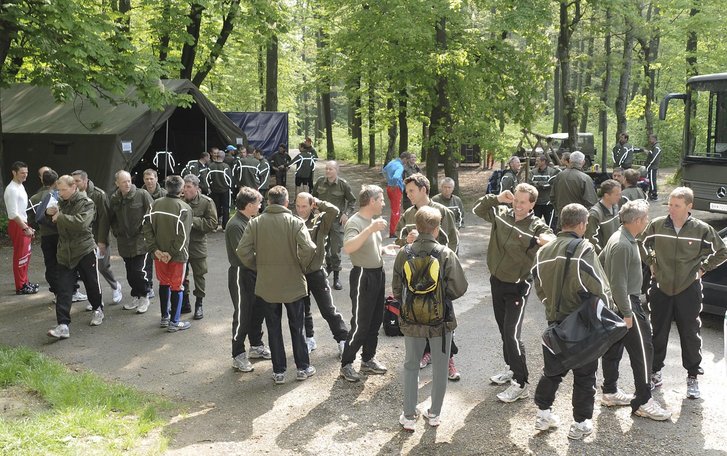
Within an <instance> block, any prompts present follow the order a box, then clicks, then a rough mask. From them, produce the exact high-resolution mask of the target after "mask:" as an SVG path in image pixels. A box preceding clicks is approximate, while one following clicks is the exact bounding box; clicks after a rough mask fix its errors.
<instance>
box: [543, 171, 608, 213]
mask: <svg viewBox="0 0 727 456" xmlns="http://www.w3.org/2000/svg"><path fill="white" fill-rule="evenodd" d="M550 183H551V186H552V188H551V190H550V202H551V203H553V206H554V207H555V210H556V211H557V214H560V211H561V210H562V209H563V208H564V207H565V206H567V205H568V204H571V203H580V204H582V205H583V206H584V207H585V208H586V209H590V208H591V207H593V205H594V204H596V203H597V202H598V196H597V195H596V187H595V186H594V185H593V179H591V178H590V176H588V174H586V173H584V172H583V171H581V170H580V169H575V168H568V169H565V170H563V171H561V172H560V173H558V174H556V175H555V177H554V178H553V180H552V181H550ZM558 223H559V224H560V222H558Z"/></svg>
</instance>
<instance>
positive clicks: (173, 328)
mask: <svg viewBox="0 0 727 456" xmlns="http://www.w3.org/2000/svg"><path fill="white" fill-rule="evenodd" d="M190 326H192V323H190V322H188V321H177V322H174V321H170V322H169V327H168V328H167V332H170V333H173V332H177V331H184V330H185V329H189V328H190Z"/></svg>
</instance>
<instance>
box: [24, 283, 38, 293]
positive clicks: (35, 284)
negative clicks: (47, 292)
mask: <svg viewBox="0 0 727 456" xmlns="http://www.w3.org/2000/svg"><path fill="white" fill-rule="evenodd" d="M27 285H28V286H29V287H30V288H32V289H34V290H35V291H38V290H40V284H39V283H30V282H28V283H27Z"/></svg>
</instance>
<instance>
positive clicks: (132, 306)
mask: <svg viewBox="0 0 727 456" xmlns="http://www.w3.org/2000/svg"><path fill="white" fill-rule="evenodd" d="M137 307H139V298H137V297H136V296H134V297H132V298H131V302H127V303H126V304H124V310H134V309H136V308H137Z"/></svg>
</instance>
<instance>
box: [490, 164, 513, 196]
mask: <svg viewBox="0 0 727 456" xmlns="http://www.w3.org/2000/svg"><path fill="white" fill-rule="evenodd" d="M508 171H510V170H508V169H496V170H495V171H493V172H492V175H491V176H490V180H488V181H487V192H486V193H488V194H495V195H496V194H498V193H500V181H501V180H502V177H503V176H504V175H505V173H506V172H508Z"/></svg>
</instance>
